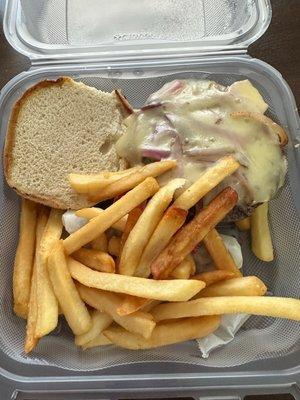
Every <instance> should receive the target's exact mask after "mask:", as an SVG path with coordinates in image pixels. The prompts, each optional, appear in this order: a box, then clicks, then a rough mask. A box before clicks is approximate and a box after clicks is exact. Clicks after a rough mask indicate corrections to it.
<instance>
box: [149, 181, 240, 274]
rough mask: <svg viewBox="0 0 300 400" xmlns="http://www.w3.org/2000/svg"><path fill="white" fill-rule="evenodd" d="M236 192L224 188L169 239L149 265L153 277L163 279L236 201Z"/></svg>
mask: <svg viewBox="0 0 300 400" xmlns="http://www.w3.org/2000/svg"><path fill="white" fill-rule="evenodd" d="M237 199H238V196H237V193H236V192H235V191H234V190H233V189H232V188H230V187H228V188H226V189H224V190H223V191H222V192H221V193H219V195H218V196H217V197H216V198H215V199H214V200H212V201H211V202H210V203H209V205H208V206H207V207H206V208H204V209H203V210H201V211H200V212H199V213H198V214H197V215H196V216H195V217H194V218H193V219H192V221H190V222H189V223H188V224H187V225H185V226H184V227H183V228H181V229H180V231H179V232H177V233H176V235H175V236H174V237H173V238H172V239H171V241H170V243H169V244H168V246H167V247H166V248H165V249H164V250H163V251H162V252H161V253H160V255H159V256H158V257H157V258H156V259H155V260H154V262H153V263H152V265H151V272H152V275H153V277H154V278H155V279H164V278H166V277H168V275H169V274H170V273H171V272H172V271H173V269H174V268H175V267H176V266H177V265H178V264H179V263H180V262H181V261H182V260H183V259H184V258H185V257H186V256H187V255H188V254H189V253H191V251H192V250H193V249H194V248H195V247H196V245H197V244H198V243H199V242H201V240H203V238H204V237H205V236H206V235H207V234H208V232H210V231H211V230H212V229H213V228H214V227H215V225H217V224H218V223H219V222H220V221H221V220H222V219H223V218H224V217H225V216H226V214H228V212H229V211H230V210H231V209H232V208H233V207H234V206H235V204H236V203H237Z"/></svg>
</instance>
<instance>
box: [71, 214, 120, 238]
mask: <svg viewBox="0 0 300 400" xmlns="http://www.w3.org/2000/svg"><path fill="white" fill-rule="evenodd" d="M103 211H104V210H102V208H99V207H91V208H82V209H81V210H77V211H76V212H75V215H77V217H81V218H86V219H92V218H95V217H98V216H99V215H100V214H101V213H103ZM126 221H127V215H125V216H124V217H122V218H120V219H119V221H117V222H115V223H114V224H112V226H111V227H112V228H114V229H116V230H117V231H120V232H123V231H124V229H125V225H126ZM95 240H96V239H95Z"/></svg>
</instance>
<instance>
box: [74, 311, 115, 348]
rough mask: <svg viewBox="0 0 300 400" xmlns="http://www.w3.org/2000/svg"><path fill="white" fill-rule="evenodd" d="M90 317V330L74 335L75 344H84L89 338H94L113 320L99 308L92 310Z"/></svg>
mask: <svg viewBox="0 0 300 400" xmlns="http://www.w3.org/2000/svg"><path fill="white" fill-rule="evenodd" d="M91 318H92V326H91V328H90V330H88V331H87V332H86V333H83V334H82V335H78V336H75V344H76V345H77V346H85V345H87V344H88V342H90V341H91V340H94V339H95V338H96V337H97V336H99V335H100V333H101V332H102V331H103V330H104V329H106V328H108V327H109V325H111V323H112V322H113V319H112V317H111V316H110V315H108V314H106V313H103V312H101V311H99V310H93V312H92V314H91Z"/></svg>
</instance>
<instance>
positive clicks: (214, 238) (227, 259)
mask: <svg viewBox="0 0 300 400" xmlns="http://www.w3.org/2000/svg"><path fill="white" fill-rule="evenodd" d="M203 243H204V245H205V247H206V250H207V251H208V253H209V255H210V256H211V258H212V260H213V262H214V264H215V266H216V268H217V269H220V270H226V271H230V272H233V273H234V274H235V276H242V274H241V272H240V270H239V269H238V267H237V266H236V265H235V262H234V261H233V258H232V257H231V255H230V253H229V251H228V250H227V248H226V246H225V244H224V242H223V240H222V237H221V236H220V235H219V234H218V232H217V230H216V229H212V230H211V231H210V232H208V234H207V235H206V236H205V237H204V238H203Z"/></svg>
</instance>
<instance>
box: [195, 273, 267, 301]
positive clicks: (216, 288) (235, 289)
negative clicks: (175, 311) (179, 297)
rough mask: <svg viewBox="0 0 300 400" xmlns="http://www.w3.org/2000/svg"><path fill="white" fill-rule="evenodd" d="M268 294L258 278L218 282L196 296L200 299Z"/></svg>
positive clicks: (247, 277)
mask: <svg viewBox="0 0 300 400" xmlns="http://www.w3.org/2000/svg"><path fill="white" fill-rule="evenodd" d="M266 292H267V288H266V286H265V284H264V283H263V282H262V281H261V280H260V279H259V278H257V277H256V276H246V277H242V278H233V279H228V280H225V281H222V282H216V283H214V284H212V285H210V286H209V287H206V288H204V290H202V293H199V294H196V296H195V298H199V297H219V296H263V295H265V294H266Z"/></svg>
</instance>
